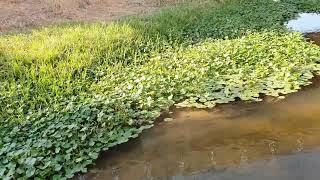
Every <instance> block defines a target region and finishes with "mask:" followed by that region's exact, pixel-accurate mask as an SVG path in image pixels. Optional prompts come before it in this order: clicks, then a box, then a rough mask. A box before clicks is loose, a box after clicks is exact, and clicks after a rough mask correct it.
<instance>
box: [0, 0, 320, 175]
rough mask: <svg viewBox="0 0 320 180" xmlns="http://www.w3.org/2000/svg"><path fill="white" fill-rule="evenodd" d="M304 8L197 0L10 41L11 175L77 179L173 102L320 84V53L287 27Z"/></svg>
mask: <svg viewBox="0 0 320 180" xmlns="http://www.w3.org/2000/svg"><path fill="white" fill-rule="evenodd" d="M300 5H301V4H300ZM300 5H299V6H297V5H296V4H292V3H290V2H287V1H283V2H282V1H280V2H274V1H271V0H270V1H269V0H268V1H262V0H254V1H251V0H250V1H249V0H240V1H236V0H234V1H228V2H225V3H222V4H219V3H218V4H216V3H208V4H206V5H203V4H201V5H195V4H193V5H190V6H183V7H178V8H174V9H173V10H170V9H169V10H164V11H162V12H159V13H157V14H155V15H153V16H151V17H148V18H142V19H129V20H126V21H124V22H118V23H114V24H109V25H104V24H92V25H77V26H71V27H62V26H61V27H60V26H58V27H50V28H45V29H41V30H37V31H34V32H32V33H30V34H18V35H7V36H1V37H0V107H1V108H0V177H2V178H3V179H18V178H22V179H26V178H34V179H44V178H52V179H65V178H70V177H72V176H73V175H74V174H75V173H77V172H86V171H87V168H86V166H87V165H89V164H91V163H92V162H93V161H94V160H95V159H97V157H98V155H99V153H100V152H101V151H102V150H107V149H108V148H110V147H113V146H115V145H117V144H120V143H124V142H126V141H128V139H129V138H133V137H137V135H138V134H139V133H141V132H142V131H143V130H144V129H146V128H150V127H151V126H152V123H153V120H154V119H155V118H157V117H159V115H160V113H161V112H162V111H164V110H166V109H168V108H169V107H170V106H172V105H177V106H182V107H196V108H212V107H214V106H215V105H216V104H219V103H227V102H230V101H234V100H236V99H241V100H251V101H259V100H260V95H261V94H265V95H270V96H275V97H279V98H282V97H283V96H284V95H285V94H288V93H291V92H295V91H297V90H298V89H300V87H301V86H303V85H308V84H310V79H311V78H312V77H313V74H315V73H319V72H320V71H319V64H318V63H319V60H320V59H319V57H320V48H319V47H318V46H316V45H313V44H311V43H309V42H306V40H305V39H304V38H303V37H302V35H301V34H299V33H290V32H286V30H285V28H284V27H283V26H282V24H283V22H284V21H285V20H286V19H287V18H289V17H294V15H295V12H298V11H299V7H300ZM216 7H219V8H216ZM266 7H268V8H266ZM266 9H267V12H266ZM271 12H273V13H271ZM261 19H263V20H261Z"/></svg>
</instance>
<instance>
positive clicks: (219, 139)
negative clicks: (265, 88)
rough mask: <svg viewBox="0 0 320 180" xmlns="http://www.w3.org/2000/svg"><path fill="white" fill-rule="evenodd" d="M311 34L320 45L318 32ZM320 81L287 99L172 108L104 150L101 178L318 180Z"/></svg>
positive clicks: (97, 169) (94, 171) (96, 173)
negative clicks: (167, 119)
mask: <svg viewBox="0 0 320 180" xmlns="http://www.w3.org/2000/svg"><path fill="white" fill-rule="evenodd" d="M306 37H307V38H308V39H310V40H311V41H313V42H314V43H317V44H319V43H320V34H319V33H310V34H307V35H306ZM319 92H320V77H317V78H315V79H314V83H313V84H312V85H310V86H308V87H306V88H303V90H301V91H300V92H298V93H294V94H290V95H289V96H288V97H287V98H286V99H284V100H277V99H275V98H271V97H266V98H265V99H264V101H263V102H251V103H250V102H236V103H231V104H225V105H219V106H217V107H216V108H214V109H212V110H210V111H206V110H190V109H173V110H172V113H168V114H169V116H170V117H172V118H173V119H174V120H173V121H170V122H160V123H158V124H157V125H156V126H155V127H154V128H152V129H149V130H146V131H145V132H143V133H142V134H141V135H140V136H139V137H138V138H136V139H132V140H131V141H129V142H128V143H126V144H122V145H119V146H117V147H115V148H112V149H111V150H109V151H107V152H104V153H103V154H102V155H101V157H100V158H99V160H98V161H97V162H96V165H94V166H92V167H90V169H91V170H90V171H91V172H90V173H87V174H85V175H80V176H78V179H94V180H105V179H110V180H129V179H130V180H184V179H186V180H212V179H213V180H231V179H237V180H258V179H259V180H269V179H275V180H304V179H305V180H318V179H319V177H320V171H319V169H320V93H319Z"/></svg>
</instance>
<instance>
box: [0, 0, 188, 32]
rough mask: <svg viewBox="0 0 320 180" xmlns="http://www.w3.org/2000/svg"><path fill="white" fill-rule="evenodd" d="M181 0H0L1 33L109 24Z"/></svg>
mask: <svg viewBox="0 0 320 180" xmlns="http://www.w3.org/2000/svg"><path fill="white" fill-rule="evenodd" d="M180 1H183V0H0V33H4V32H8V31H12V30H21V29H26V28H30V27H39V26H45V25H50V24H55V23H63V22H74V21H76V22H94V21H111V20H116V19H119V18H123V17H125V16H130V15H136V14H143V13H148V12H150V11H153V10H156V9H159V8H160V7H162V6H164V5H168V4H174V3H179V2H180Z"/></svg>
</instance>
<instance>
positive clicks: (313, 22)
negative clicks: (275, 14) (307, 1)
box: [287, 13, 320, 33]
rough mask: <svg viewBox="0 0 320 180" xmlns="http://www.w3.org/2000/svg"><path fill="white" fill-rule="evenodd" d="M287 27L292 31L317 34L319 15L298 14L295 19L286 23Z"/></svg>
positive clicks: (319, 26)
mask: <svg viewBox="0 0 320 180" xmlns="http://www.w3.org/2000/svg"><path fill="white" fill-rule="evenodd" d="M287 27H288V28H289V29H292V30H293V31H299V32H302V33H310V32H319V31H320V14H315V13H300V14H299V16H298V18H297V19H294V20H291V21H289V22H288V23H287Z"/></svg>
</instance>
